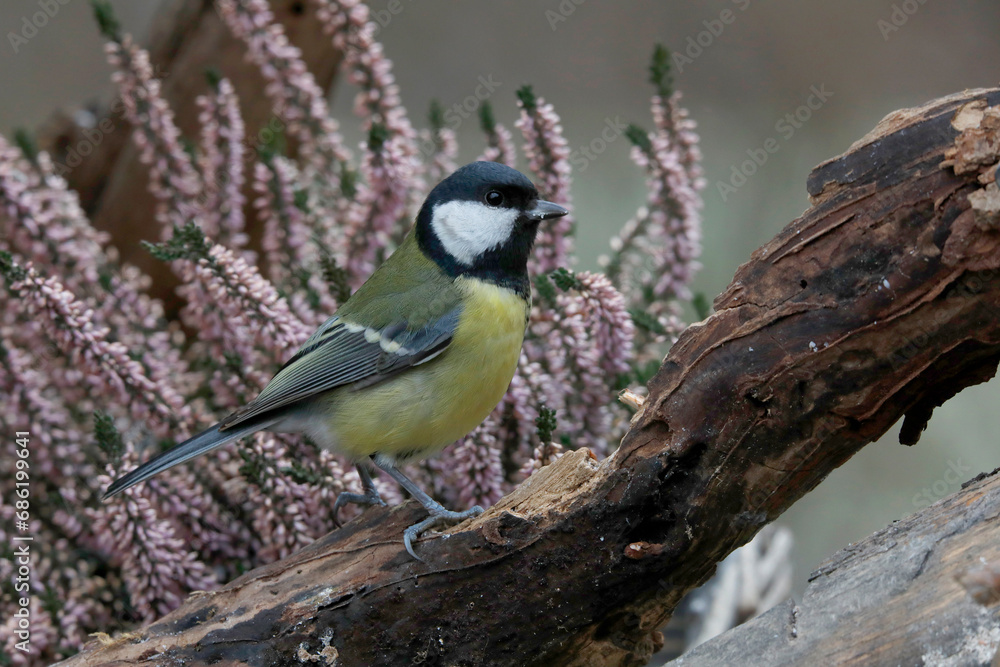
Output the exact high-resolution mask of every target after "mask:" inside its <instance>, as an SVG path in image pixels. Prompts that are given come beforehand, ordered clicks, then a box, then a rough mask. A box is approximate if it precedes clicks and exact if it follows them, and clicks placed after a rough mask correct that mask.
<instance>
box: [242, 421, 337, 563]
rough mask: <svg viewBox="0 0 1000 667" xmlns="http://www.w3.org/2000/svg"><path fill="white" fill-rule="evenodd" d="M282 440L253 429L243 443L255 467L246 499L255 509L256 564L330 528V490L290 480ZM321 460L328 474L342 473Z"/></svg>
mask: <svg viewBox="0 0 1000 667" xmlns="http://www.w3.org/2000/svg"><path fill="white" fill-rule="evenodd" d="M286 441H287V440H286V437H285V436H275V435H273V434H270V433H257V434H255V435H254V436H253V438H252V440H251V444H250V445H249V446H248V447H247V455H248V456H249V458H250V461H249V463H248V465H250V466H251V467H253V468H255V474H254V475H253V478H252V479H251V480H250V484H249V486H248V493H249V496H248V500H249V501H250V502H251V503H252V504H253V506H254V508H255V509H254V512H253V526H254V533H255V535H256V537H257V538H258V540H259V543H260V547H259V549H258V550H257V552H256V553H255V554H254V557H255V559H256V562H257V563H259V564H263V563H269V562H271V561H274V560H278V559H280V558H284V557H286V556H288V555H290V554H292V553H294V552H296V551H298V550H299V549H301V548H302V547H304V546H306V545H308V544H310V543H311V542H313V541H314V540H316V539H317V538H319V537H321V536H323V535H324V534H326V533H328V532H329V531H331V530H333V528H334V523H333V514H332V511H331V510H332V508H333V505H334V503H335V502H336V495H337V494H336V492H335V490H334V488H333V487H332V485H328V486H318V487H317V486H312V485H307V484H303V483H300V482H297V481H294V480H293V479H292V478H291V477H290V476H289V475H288V474H287V472H286V470H287V469H289V467H290V466H291V464H292V462H293V460H294V459H292V458H290V457H289V456H288V454H287V447H286V444H285V442H286ZM324 462H325V463H326V464H327V465H329V466H330V467H329V468H328V470H327V472H329V473H333V474H337V475H338V476H342V475H343V474H344V470H343V469H342V468H341V467H340V466H339V465H336V464H334V462H333V461H332V460H330V459H326V460H325V461H324ZM337 491H339V489H337Z"/></svg>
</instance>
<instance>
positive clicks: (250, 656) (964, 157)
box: [66, 89, 1000, 665]
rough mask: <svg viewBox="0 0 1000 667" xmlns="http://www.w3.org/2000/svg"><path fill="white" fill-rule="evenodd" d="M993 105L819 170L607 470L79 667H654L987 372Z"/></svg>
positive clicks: (256, 596) (173, 618)
mask: <svg viewBox="0 0 1000 667" xmlns="http://www.w3.org/2000/svg"><path fill="white" fill-rule="evenodd" d="M998 102H1000V89H990V90H976V91H967V92H965V93H962V94H960V95H955V96H951V97H948V98H944V99H940V100H936V101H934V102H932V103H930V104H928V105H927V106H925V107H922V108H920V109H912V110H906V111H901V112H897V113H895V114H893V115H891V116H889V117H888V118H886V119H885V120H884V121H883V122H882V123H881V124H879V126H878V127H877V128H876V129H875V130H874V131H873V132H872V133H871V134H869V135H868V136H867V137H865V138H864V139H862V140H861V141H859V142H858V143H857V144H855V145H854V146H852V147H851V149H850V150H849V151H848V152H847V153H846V154H845V155H843V156H841V157H839V158H837V159H836V160H833V161H830V162H827V163H825V164H823V165H821V166H820V167H818V168H817V169H816V170H815V171H814V172H813V174H812V175H811V176H810V179H809V191H810V194H811V195H812V197H813V202H814V204H813V206H812V208H810V209H809V210H808V211H807V212H806V213H805V214H804V215H803V216H802V217H801V218H799V219H798V220H795V221H794V222H792V223H791V224H790V225H789V226H788V227H787V228H785V230H783V231H782V232H781V233H780V234H779V235H778V236H777V237H776V238H775V239H774V240H772V241H771V242H770V243H768V244H767V245H765V246H764V247H762V248H761V249H759V250H758V251H757V252H756V253H754V255H753V257H752V259H751V260H750V262H748V263H747V264H745V265H743V266H742V267H740V269H739V270H738V271H737V274H736V277H735V279H734V281H733V283H732V284H731V285H730V287H729V288H728V289H727V290H726V291H725V292H724V293H723V294H722V295H721V296H719V297H718V299H716V309H717V312H716V314H714V315H713V316H711V317H709V318H708V319H707V320H705V321H704V322H701V323H699V324H696V325H693V326H691V327H690V328H689V329H688V330H687V331H685V332H684V334H682V336H681V338H680V340H679V341H678V342H677V344H676V345H674V347H673V348H672V349H671V350H670V354H669V355H668V356H667V358H666V360H665V361H664V363H663V366H662V368H661V369H660V372H659V373H658V374H657V375H656V377H655V378H654V379H653V380H652V381H651V383H650V386H649V389H650V395H649V398H648V399H647V400H646V401H645V403H644V405H643V407H642V409H641V410H640V411H639V413H638V414H637V415H636V417H635V418H634V419H633V423H632V427H631V429H630V430H629V432H628V433H627V434H626V436H625V438H624V440H623V441H622V445H621V447H620V449H619V450H618V451H617V452H616V453H615V454H614V455H613V456H611V457H609V458H608V459H607V460H605V461H603V462H597V461H595V460H594V459H593V458H592V456H591V455H590V453H589V452H588V451H587V450H579V451H576V452H572V453H570V454H567V455H565V456H564V457H562V458H561V459H559V460H558V461H556V462H555V463H554V464H552V465H550V466H548V467H546V468H543V469H542V470H540V471H539V472H538V473H536V474H535V475H533V476H532V477H531V478H529V479H528V480H527V482H525V483H524V484H522V485H521V486H520V487H519V488H518V489H516V490H515V491H514V492H513V493H512V494H510V495H509V496H507V497H506V498H504V499H502V500H501V501H500V502H499V503H497V504H496V505H495V506H493V507H492V508H491V509H490V510H488V511H487V512H486V513H484V514H483V515H482V516H480V517H479V518H477V519H474V520H471V521H468V522H466V523H464V524H462V525H461V526H459V527H457V528H455V529H453V530H452V531H451V533H450V534H449V535H447V536H440V537H439V538H438V539H425V540H422V541H421V542H420V543H419V545H418V547H417V549H418V550H419V552H420V554H421V556H422V557H423V558H424V559H425V561H426V562H425V563H420V562H417V561H414V560H413V559H411V558H409V557H408V556H407V555H406V552H405V551H404V550H403V547H402V539H401V538H402V531H403V529H404V528H405V527H406V526H408V525H410V524H411V523H413V522H415V521H416V520H418V519H420V518H422V517H423V512H422V511H421V510H420V509H419V508H417V507H416V506H415V504H414V503H412V502H408V503H404V504H403V505H400V506H397V507H393V508H379V509H372V510H369V511H367V512H366V513H365V514H364V515H363V516H362V517H361V518H360V519H358V520H356V521H354V522H353V523H351V524H349V525H348V526H346V527H345V528H344V529H342V530H339V531H337V532H334V533H331V534H330V535H327V536H326V537H324V538H322V539H321V540H319V541H317V542H316V543H314V544H313V545H312V546H310V547H309V548H307V549H305V550H303V551H302V552H300V553H298V554H296V555H294V556H292V557H290V558H288V559H286V560H284V561H281V562H278V563H273V564H271V565H269V566H267V567H264V568H260V569H258V570H255V571H253V572H250V573H248V574H247V575H244V576H243V577H241V578H239V579H237V580H235V581H233V582H231V583H230V584H228V585H227V586H225V587H223V588H221V589H219V590H216V591H213V592H210V593H204V594H200V595H197V596H192V597H191V598H189V599H188V600H187V601H186V602H185V604H184V605H183V606H182V607H181V608H179V609H177V610H176V611H174V612H173V613H171V614H170V615H168V616H167V617H165V618H164V619H162V620H161V621H159V622H158V623H156V624H154V625H152V626H149V627H147V628H144V629H142V630H140V631H138V632H136V633H134V634H132V635H130V636H129V637H128V638H124V639H121V640H119V641H117V642H115V643H114V644H113V645H110V646H107V647H100V646H92V645H91V646H89V647H88V649H87V650H85V651H84V653H82V654H80V655H79V656H77V657H76V658H74V659H72V660H70V661H68V662H67V663H66V664H69V665H87V664H98V663H104V662H109V661H113V660H114V661H119V662H117V663H116V664H122V665H127V664H137V663H139V662H140V661H144V662H143V664H147V665H148V664H152V665H166V664H179V663H181V662H184V663H185V664H206V663H207V664H248V665H275V664H292V663H294V662H295V661H296V660H300V659H302V660H305V659H307V657H308V656H316V658H315V659H316V660H320V661H322V660H326V661H327V662H328V664H334V662H335V661H336V660H339V661H336V664H338V665H394V664H409V663H410V662H411V661H423V662H425V663H427V664H469V665H478V664H492V665H503V664H511V665H527V664H546V665H584V664H586V665H604V664H607V665H639V664H643V663H644V661H645V660H647V659H648V657H649V656H650V655H651V654H652V652H653V651H654V650H655V648H656V646H657V644H658V641H659V639H658V638H659V633H658V632H657V629H658V628H659V627H660V626H661V625H662V624H663V623H664V621H665V620H666V619H667V618H668V617H669V615H670V613H671V611H672V610H673V608H674V607H675V606H676V604H677V603H678V601H679V600H680V599H681V597H682V596H683V595H684V594H685V593H686V592H687V591H689V590H690V589H692V588H694V587H695V586H697V585H699V584H701V583H702V582H704V581H705V580H706V579H707V578H708V577H709V576H710V575H711V574H712V572H713V570H714V568H715V564H716V563H717V562H719V561H720V560H722V558H723V557H725V556H726V555H727V554H728V553H729V552H731V551H732V550H733V549H735V548H736V547H738V546H740V545H742V544H744V543H746V542H747V541H749V540H750V538H751V537H752V536H753V535H754V533H756V532H757V530H759V529H760V528H761V527H762V526H763V525H765V524H766V523H767V522H769V521H771V520H773V519H774V518H775V517H777V516H778V515H779V514H781V513H782V512H783V511H784V510H786V509H787V508H788V507H790V506H791V505H792V503H794V502H795V501H796V500H797V499H798V498H800V497H801V496H802V495H803V494H805V493H806V492H808V491H809V490H810V489H812V488H813V487H814V486H816V484H818V483H819V482H820V481H821V480H822V479H823V478H824V477H825V476H826V475H827V474H829V473H830V472H831V471H832V470H833V469H834V468H836V467H837V466H839V465H841V464H842V463H843V462H844V461H846V460H847V459H848V458H850V457H851V456H852V455H853V454H854V453H856V452H857V451H858V450H859V449H860V448H861V447H863V446H864V445H865V444H867V443H868V442H871V441H872V440H874V439H876V438H878V437H879V436H880V435H882V434H883V433H884V432H885V431H886V430H888V429H889V427H890V426H891V425H892V424H893V422H895V421H896V420H897V419H899V418H900V417H904V418H905V422H904V428H903V433H902V437H903V439H904V441H905V442H907V443H912V442H915V441H916V438H917V436H918V435H919V433H920V431H921V429H922V428H923V425H924V424H925V423H926V421H927V419H928V418H929V416H930V413H931V411H932V410H933V408H934V407H935V406H937V405H940V404H941V403H943V402H944V401H945V400H947V399H948V398H950V397H951V396H953V395H955V394H956V393H957V392H958V391H960V390H961V389H962V388H964V387H966V386H969V385H972V384H976V383H978V382H983V381H985V380H986V379H988V378H990V377H992V375H993V373H994V372H995V369H996V366H997V363H998V360H1000V317H998V314H1000V279H998V278H1000V275H998V272H997V269H998V268H1000V267H998V265H1000V252H998V251H997V244H998V243H1000V234H998V232H997V229H996V220H997V215H996V210H997V209H998V208H1000V207H998V206H996V202H997V199H998V192H997V186H996V185H995V184H994V183H993V166H994V165H995V164H996V163H997V161H998V157H997V150H996V146H997V144H998V143H1000V138H998V135H997V128H998V126H1000V122H998V118H1000V114H998V113H997V111H996V110H995V109H986V107H987V106H989V105H994V104H997V103H998ZM980 176H982V180H980ZM984 183H986V185H985V186H984V185H983V184H984ZM991 529H992V530H993V531H994V533H996V526H992V527H991ZM336 656H339V657H337V658H336V660H334V657H336ZM217 661H218V662H217Z"/></svg>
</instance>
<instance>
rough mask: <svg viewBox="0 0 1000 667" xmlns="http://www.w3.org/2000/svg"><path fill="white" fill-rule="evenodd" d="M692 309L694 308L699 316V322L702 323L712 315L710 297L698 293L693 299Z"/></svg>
mask: <svg viewBox="0 0 1000 667" xmlns="http://www.w3.org/2000/svg"><path fill="white" fill-rule="evenodd" d="M691 307H692V308H694V312H695V315H697V316H698V321H701V320H703V319H705V318H706V317H708V316H709V315H711V314H712V304H711V303H709V301H708V297H707V296H705V293H704V292H698V293H697V294H695V295H694V297H693V298H692V299H691Z"/></svg>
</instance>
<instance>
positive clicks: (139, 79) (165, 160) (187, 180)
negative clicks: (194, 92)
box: [105, 35, 203, 238]
mask: <svg viewBox="0 0 1000 667" xmlns="http://www.w3.org/2000/svg"><path fill="white" fill-rule="evenodd" d="M105 52H106V54H107V57H108V62H109V63H111V65H113V66H114V67H117V68H118V71H117V72H115V73H114V75H112V80H113V81H115V83H117V84H118V88H119V91H120V92H121V99H122V102H123V103H124V107H125V116H126V117H127V118H128V120H129V122H130V123H132V125H133V126H134V128H135V130H134V132H133V133H132V138H133V140H134V141H135V144H136V146H138V148H139V155H140V159H141V160H142V161H143V162H144V163H145V164H147V165H148V166H149V191H150V192H151V193H152V194H153V196H154V197H155V198H156V202H157V206H156V218H157V220H159V221H160V222H161V223H162V224H163V234H162V235H163V238H167V237H169V236H170V231H171V229H172V227H173V226H174V225H178V226H182V225H184V224H187V223H188V222H190V221H191V220H195V219H198V218H199V217H200V216H201V213H202V207H201V206H200V205H199V204H198V195H199V193H200V192H201V190H202V187H203V185H202V182H201V178H200V177H199V176H198V172H197V171H195V168H194V165H193V164H192V163H191V158H190V156H188V154H187V153H186V152H185V151H184V148H183V147H182V146H181V142H180V136H181V135H180V131H179V130H178V129H177V125H176V124H175V123H174V114H173V111H171V109H170V106H169V105H168V104H167V102H166V100H164V99H163V96H162V94H161V92H160V81H159V80H158V79H156V78H155V77H154V76H153V68H152V67H151V66H150V64H149V54H148V53H147V52H146V51H145V50H143V49H140V48H139V47H137V46H135V45H134V44H133V43H132V38H131V37H130V36H128V35H126V36H125V37H123V38H122V40H121V41H120V42H119V41H110V42H108V43H107V44H106V46H105Z"/></svg>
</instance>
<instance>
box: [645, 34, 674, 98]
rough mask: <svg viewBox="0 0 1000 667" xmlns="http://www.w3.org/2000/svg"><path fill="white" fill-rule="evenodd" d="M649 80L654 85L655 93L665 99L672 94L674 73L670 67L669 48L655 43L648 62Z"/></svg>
mask: <svg viewBox="0 0 1000 667" xmlns="http://www.w3.org/2000/svg"><path fill="white" fill-rule="evenodd" d="M649 82H650V83H651V84H653V85H654V86H656V94H657V95H659V96H660V97H662V98H664V99H666V98H668V97H670V96H671V95H673V94H674V73H673V71H672V70H671V68H670V49H668V48H667V47H665V46H663V45H662V44H657V45H656V48H655V49H653V59H652V61H651V62H650V64H649Z"/></svg>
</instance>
